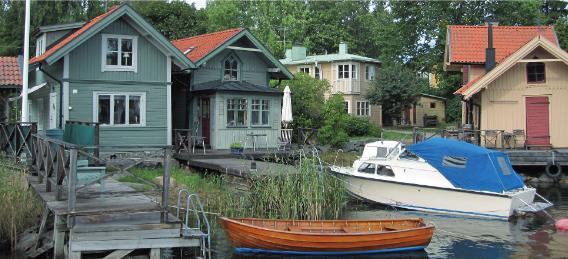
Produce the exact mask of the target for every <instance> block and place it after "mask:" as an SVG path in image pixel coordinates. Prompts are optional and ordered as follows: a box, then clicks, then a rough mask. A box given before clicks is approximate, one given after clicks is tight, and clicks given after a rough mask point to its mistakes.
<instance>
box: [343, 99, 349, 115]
mask: <svg viewBox="0 0 568 259" xmlns="http://www.w3.org/2000/svg"><path fill="white" fill-rule="evenodd" d="M343 107H344V109H345V113H349V102H348V101H345V102H343Z"/></svg>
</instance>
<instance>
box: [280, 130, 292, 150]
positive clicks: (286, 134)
mask: <svg viewBox="0 0 568 259" xmlns="http://www.w3.org/2000/svg"><path fill="white" fill-rule="evenodd" d="M291 149H292V129H282V130H280V136H279V137H278V150H279V151H286V150H291Z"/></svg>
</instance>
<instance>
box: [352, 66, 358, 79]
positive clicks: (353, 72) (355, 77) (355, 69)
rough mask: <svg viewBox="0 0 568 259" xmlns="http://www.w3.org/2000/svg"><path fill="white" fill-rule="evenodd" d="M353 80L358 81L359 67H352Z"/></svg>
mask: <svg viewBox="0 0 568 259" xmlns="http://www.w3.org/2000/svg"><path fill="white" fill-rule="evenodd" d="M351 78H353V79H357V66H356V65H351Z"/></svg>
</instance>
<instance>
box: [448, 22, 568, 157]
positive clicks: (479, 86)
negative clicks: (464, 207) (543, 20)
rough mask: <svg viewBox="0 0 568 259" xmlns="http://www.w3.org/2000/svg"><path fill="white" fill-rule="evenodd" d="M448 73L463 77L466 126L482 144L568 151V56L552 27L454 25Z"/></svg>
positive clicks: (449, 36)
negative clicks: (506, 142)
mask: <svg viewBox="0 0 568 259" xmlns="http://www.w3.org/2000/svg"><path fill="white" fill-rule="evenodd" d="M444 69H445V70H447V71H461V72H462V73H463V85H462V87H461V88H459V90H457V91H456V92H455V94H457V95H460V96H462V99H463V109H462V122H463V123H464V124H465V125H467V126H469V127H473V129H474V130H479V131H480V132H482V133H481V134H482V137H484V138H485V141H482V142H481V143H482V144H487V143H488V142H491V141H494V142H499V141H507V140H510V139H513V141H515V142H516V143H514V145H521V146H523V145H526V147H528V148H562V147H568V135H566V134H565V131H566V128H567V126H568V124H567V121H566V119H565V117H566V114H567V113H568V104H567V103H566V100H568V84H566V82H568V53H566V52H565V51H564V50H562V49H561V48H560V46H559V43H558V38H557V36H556V34H555V32H554V28H553V27H552V26H499V25H498V24H497V23H488V24H486V25H484V26H461V25H450V26H448V31H447V38H446V51H445V56H444ZM498 135H501V137H499V136H498ZM502 136H504V137H502ZM507 136H511V137H509V138H507ZM494 145H495V146H506V145H501V144H499V143H494Z"/></svg>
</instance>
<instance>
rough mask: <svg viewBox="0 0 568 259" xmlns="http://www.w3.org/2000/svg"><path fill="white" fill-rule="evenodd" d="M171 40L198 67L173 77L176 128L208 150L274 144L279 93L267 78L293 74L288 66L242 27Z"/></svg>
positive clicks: (277, 125)
mask: <svg viewBox="0 0 568 259" xmlns="http://www.w3.org/2000/svg"><path fill="white" fill-rule="evenodd" d="M172 43H173V44H174V45H175V46H176V47H177V48H178V49H179V50H180V51H181V52H183V53H184V54H185V55H186V56H187V57H188V58H189V59H190V60H191V61H192V62H194V63H195V65H196V67H197V68H196V69H195V70H194V71H193V72H192V73H191V75H189V76H187V75H184V74H181V75H179V76H177V75H175V76H174V80H173V84H174V89H175V91H178V92H176V93H175V94H174V101H173V102H174V106H175V108H174V111H175V112H174V114H175V115H174V119H173V124H174V128H177V129H190V130H191V131H192V134H195V135H198V136H202V137H204V139H205V143H206V145H209V146H210V147H211V148H212V149H228V148H229V147H230V145H231V144H232V143H234V142H241V143H246V145H247V146H249V147H251V146H252V145H253V141H255V139H256V143H257V147H261V148H265V147H268V148H276V147H277V145H278V137H279V136H280V129H281V119H280V117H281V107H282V92H281V91H279V90H277V89H276V88H271V87H269V81H270V80H288V79H291V78H292V75H291V73H290V72H289V71H288V69H287V68H286V67H285V66H284V65H282V64H281V63H280V62H279V61H278V60H277V59H276V58H275V57H274V56H273V55H272V54H271V53H270V52H269V51H268V50H267V49H266V48H265V47H264V46H263V45H262V43H260V42H259V41H258V40H257V39H256V38H255V37H254V36H253V35H252V34H251V33H250V32H249V31H248V30H246V29H240V28H237V29H230V30H225V31H220V32H214V33H209V34H204V35H199V36H195V37H190V38H186V39H180V40H175V41H173V42H172ZM279 82H280V81H279ZM184 86H185V88H184ZM184 91H185V92H184ZM253 135H254V136H253Z"/></svg>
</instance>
